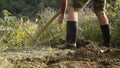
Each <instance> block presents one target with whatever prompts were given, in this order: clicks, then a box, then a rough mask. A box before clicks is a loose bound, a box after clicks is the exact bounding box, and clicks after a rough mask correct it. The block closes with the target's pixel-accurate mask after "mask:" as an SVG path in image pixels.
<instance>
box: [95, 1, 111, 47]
mask: <svg viewBox="0 0 120 68" xmlns="http://www.w3.org/2000/svg"><path fill="white" fill-rule="evenodd" d="M93 3H94V11H95V14H96V16H97V18H98V20H99V23H100V27H101V31H102V35H103V42H102V43H100V44H99V45H104V46H106V47H110V29H109V21H108V18H107V16H106V14H105V12H104V10H105V4H106V0H93Z"/></svg>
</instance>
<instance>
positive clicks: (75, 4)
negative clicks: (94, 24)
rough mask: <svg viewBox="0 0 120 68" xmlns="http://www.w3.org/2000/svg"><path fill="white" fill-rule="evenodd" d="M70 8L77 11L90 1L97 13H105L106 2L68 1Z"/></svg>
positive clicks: (104, 0)
mask: <svg viewBox="0 0 120 68" xmlns="http://www.w3.org/2000/svg"><path fill="white" fill-rule="evenodd" d="M68 1H69V6H72V7H73V8H75V9H79V8H82V7H83V6H84V5H85V4H86V3H87V2H88V1H92V2H93V9H94V11H95V12H99V11H104V10H105V4H106V0H68Z"/></svg>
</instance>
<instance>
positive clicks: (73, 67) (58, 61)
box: [2, 40, 120, 68]
mask: <svg viewBox="0 0 120 68" xmlns="http://www.w3.org/2000/svg"><path fill="white" fill-rule="evenodd" d="M77 45H78V47H77V48H75V49H64V50H61V49H58V48H55V47H54V46H56V44H53V43H52V44H51V46H40V45H39V46H36V47H34V48H21V49H7V50H5V51H3V52H2V54H3V56H6V58H7V60H8V61H9V62H10V63H11V64H13V68H120V49H119V48H113V47H110V48H106V47H104V46H98V45H97V44H96V43H94V42H91V41H86V40H79V41H78V43H77ZM8 68H9V67H8Z"/></svg>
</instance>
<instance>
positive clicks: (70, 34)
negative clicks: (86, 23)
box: [58, 21, 110, 49]
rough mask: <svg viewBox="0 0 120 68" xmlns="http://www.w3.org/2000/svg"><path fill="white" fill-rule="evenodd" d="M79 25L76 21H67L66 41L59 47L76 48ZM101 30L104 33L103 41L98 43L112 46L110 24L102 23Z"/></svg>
mask: <svg viewBox="0 0 120 68" xmlns="http://www.w3.org/2000/svg"><path fill="white" fill-rule="evenodd" d="M77 27H78V23H77V22H76V21H67V26H66V43H65V44H64V45H62V46H59V47H58V48H59V49H72V48H76V47H77V45H76V40H77ZM101 30H102V33H103V39H104V41H103V42H100V43H99V44H98V45H103V46H106V47H109V46H110V44H109V43H110V32H109V26H108V25H101Z"/></svg>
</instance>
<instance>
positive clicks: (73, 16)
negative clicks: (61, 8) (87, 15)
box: [67, 7, 78, 22]
mask: <svg viewBox="0 0 120 68" xmlns="http://www.w3.org/2000/svg"><path fill="white" fill-rule="evenodd" d="M67 13H68V16H67V21H76V22H78V11H77V10H75V9H74V8H72V7H68V8H67Z"/></svg>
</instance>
